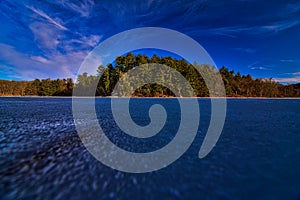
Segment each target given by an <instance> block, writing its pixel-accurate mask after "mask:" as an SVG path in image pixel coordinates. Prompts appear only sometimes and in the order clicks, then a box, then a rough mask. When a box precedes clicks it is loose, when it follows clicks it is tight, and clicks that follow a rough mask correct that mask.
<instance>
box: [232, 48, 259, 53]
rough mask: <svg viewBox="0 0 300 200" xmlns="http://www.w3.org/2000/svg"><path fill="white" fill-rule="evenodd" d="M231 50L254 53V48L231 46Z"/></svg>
mask: <svg viewBox="0 0 300 200" xmlns="http://www.w3.org/2000/svg"><path fill="white" fill-rule="evenodd" d="M233 50H236V51H240V52H245V53H255V52H256V50H255V49H251V48H233Z"/></svg>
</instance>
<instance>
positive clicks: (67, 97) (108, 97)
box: [0, 96, 300, 99]
mask: <svg viewBox="0 0 300 200" xmlns="http://www.w3.org/2000/svg"><path fill="white" fill-rule="evenodd" d="M0 98H62V99H63V98H65V99H72V98H96V99H101V98H103V99H112V98H120V99H128V98H132V99H178V98H179V99H300V97H134V96H133V97H117V96H94V97H90V96H0Z"/></svg>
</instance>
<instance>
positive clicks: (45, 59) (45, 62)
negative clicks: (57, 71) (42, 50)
mask: <svg viewBox="0 0 300 200" xmlns="http://www.w3.org/2000/svg"><path fill="white" fill-rule="evenodd" d="M30 58H31V59H32V60H35V61H38V62H40V63H44V64H49V63H51V61H50V60H48V59H47V58H44V57H42V56H31V57H30Z"/></svg>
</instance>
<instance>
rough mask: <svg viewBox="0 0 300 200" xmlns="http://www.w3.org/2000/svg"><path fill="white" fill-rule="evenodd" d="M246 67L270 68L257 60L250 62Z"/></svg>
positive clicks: (252, 68)
mask: <svg viewBox="0 0 300 200" xmlns="http://www.w3.org/2000/svg"><path fill="white" fill-rule="evenodd" d="M248 68H249V69H251V70H270V67H269V66H267V65H263V64H261V63H260V62H259V61H256V62H254V63H251V64H250V65H248Z"/></svg>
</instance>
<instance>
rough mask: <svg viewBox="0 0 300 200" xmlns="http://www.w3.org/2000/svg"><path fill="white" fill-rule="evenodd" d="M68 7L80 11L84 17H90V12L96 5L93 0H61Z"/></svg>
mask: <svg viewBox="0 0 300 200" xmlns="http://www.w3.org/2000/svg"><path fill="white" fill-rule="evenodd" d="M60 3H61V4H62V5H63V6H65V7H66V8H68V9H70V10H72V11H74V12H77V13H79V14H80V15H81V16H82V17H89V16H90V12H91V10H92V8H93V6H94V1H93V0H84V1H77V2H76V3H75V1H68V0H63V1H61V2H60Z"/></svg>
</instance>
